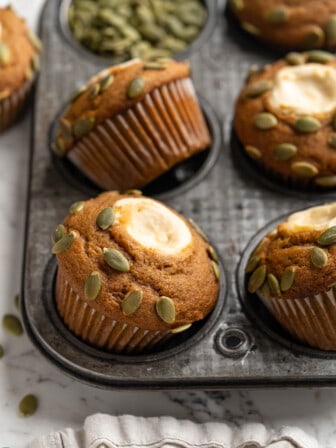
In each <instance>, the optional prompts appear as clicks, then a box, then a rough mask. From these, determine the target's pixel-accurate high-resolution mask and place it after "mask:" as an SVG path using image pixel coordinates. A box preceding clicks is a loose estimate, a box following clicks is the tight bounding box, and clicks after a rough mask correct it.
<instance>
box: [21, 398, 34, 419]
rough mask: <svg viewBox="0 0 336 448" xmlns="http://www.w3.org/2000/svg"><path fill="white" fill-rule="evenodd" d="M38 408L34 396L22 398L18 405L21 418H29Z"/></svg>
mask: <svg viewBox="0 0 336 448" xmlns="http://www.w3.org/2000/svg"><path fill="white" fill-rule="evenodd" d="M37 407H38V401H37V398H36V397H35V395H32V394H29V395H26V396H24V397H23V398H22V400H21V401H20V403H19V412H20V415H21V416H22V417H30V416H31V415H33V414H35V412H36V410H37Z"/></svg>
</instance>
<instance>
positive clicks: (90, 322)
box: [53, 191, 219, 352]
mask: <svg viewBox="0 0 336 448" xmlns="http://www.w3.org/2000/svg"><path fill="white" fill-rule="evenodd" d="M195 229H197V226H196V227H193V225H191V223H190V222H189V221H187V220H186V219H185V218H183V217H182V216H180V215H179V214H178V213H176V212H175V211H173V210H171V209H169V208H168V207H166V206H165V205H163V204H162V203H160V202H158V201H155V200H153V199H149V198H146V197H143V196H141V193H140V192H137V191H135V192H134V193H131V194H124V195H121V194H118V193H116V192H107V193H104V194H102V195H100V196H98V197H97V198H95V199H91V200H88V201H86V202H78V203H75V204H74V205H73V206H72V207H71V208H70V214H69V215H68V216H67V217H66V218H65V221H64V225H59V226H57V228H56V230H55V232H54V235H53V239H54V243H55V245H54V247H53V253H56V254H57V262H58V274H57V282H56V302H57V307H58V310H59V312H60V314H61V316H62V318H63V319H64V321H65V323H66V324H67V325H68V326H69V327H70V329H71V330H72V331H73V332H75V333H76V334H77V335H78V336H80V337H81V338H83V339H84V340H86V341H88V342H90V343H92V344H94V345H96V346H99V347H104V348H106V349H109V350H112V351H115V352H132V351H137V352H140V351H142V350H144V349H146V350H148V349H149V348H152V347H153V346H155V345H158V344H159V343H162V342H163V341H164V340H166V339H167V338H169V337H171V336H172V335H173V334H174V333H178V332H180V331H183V330H186V329H187V328H189V327H190V326H191V324H192V323H193V322H196V321H198V320H201V319H203V318H204V317H206V316H207V315H208V314H209V313H210V311H211V310H212V309H213V307H214V305H215V302H216V300H217V295H218V290H219V284H218V280H219V267H218V264H217V261H218V259H217V256H216V254H215V252H214V250H213V248H212V247H211V246H210V245H209V243H208V241H207V240H206V239H205V236H204V235H203V234H202V232H200V231H199V229H198V230H195ZM202 235H203V236H202Z"/></svg>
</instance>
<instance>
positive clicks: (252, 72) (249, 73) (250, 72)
mask: <svg viewBox="0 0 336 448" xmlns="http://www.w3.org/2000/svg"><path fill="white" fill-rule="evenodd" d="M260 72H261V70H260V67H259V66H258V65H257V64H253V65H251V67H250V68H249V69H248V71H247V75H246V82H249V80H250V79H251V78H252V76H254V75H256V74H257V73H260Z"/></svg>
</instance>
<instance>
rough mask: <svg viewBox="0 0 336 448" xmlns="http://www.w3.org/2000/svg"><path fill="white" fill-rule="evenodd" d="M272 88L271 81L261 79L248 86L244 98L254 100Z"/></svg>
mask: <svg viewBox="0 0 336 448" xmlns="http://www.w3.org/2000/svg"><path fill="white" fill-rule="evenodd" d="M272 88H273V81H270V80H268V79H262V80H261V81H255V82H254V83H252V84H250V85H249V86H248V87H247V88H246V90H245V96H246V97H247V98H256V97H258V96H260V95H262V94H263V93H265V92H268V91H269V90H271V89H272Z"/></svg>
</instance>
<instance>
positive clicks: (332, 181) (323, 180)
mask: <svg viewBox="0 0 336 448" xmlns="http://www.w3.org/2000/svg"><path fill="white" fill-rule="evenodd" d="M315 183H316V185H318V186H319V187H336V176H321V177H317V178H316V179H315Z"/></svg>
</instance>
